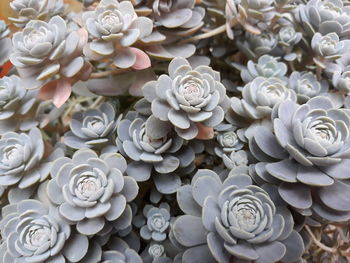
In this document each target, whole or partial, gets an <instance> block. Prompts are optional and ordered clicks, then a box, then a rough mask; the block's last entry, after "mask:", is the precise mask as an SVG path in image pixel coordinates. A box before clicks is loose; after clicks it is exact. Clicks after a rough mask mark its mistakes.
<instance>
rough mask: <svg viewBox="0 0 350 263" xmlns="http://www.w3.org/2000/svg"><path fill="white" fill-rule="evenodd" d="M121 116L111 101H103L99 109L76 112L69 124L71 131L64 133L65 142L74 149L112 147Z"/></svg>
mask: <svg viewBox="0 0 350 263" xmlns="http://www.w3.org/2000/svg"><path fill="white" fill-rule="evenodd" d="M121 117H122V115H119V117H118V116H117V113H116V110H115V108H114V107H113V106H112V105H111V104H110V103H103V104H102V105H101V106H100V107H99V108H98V109H88V110H86V111H85V112H76V113H74V114H73V116H72V120H71V121H70V124H69V127H70V131H68V132H66V133H65V135H64V143H65V144H66V145H67V146H69V147H71V148H73V149H82V148H93V149H95V150H101V151H103V149H104V147H109V148H110V147H111V146H112V145H111V144H112V143H113V142H114V140H115V138H114V137H115V132H116V130H117V126H118V123H119V120H120V119H121Z"/></svg>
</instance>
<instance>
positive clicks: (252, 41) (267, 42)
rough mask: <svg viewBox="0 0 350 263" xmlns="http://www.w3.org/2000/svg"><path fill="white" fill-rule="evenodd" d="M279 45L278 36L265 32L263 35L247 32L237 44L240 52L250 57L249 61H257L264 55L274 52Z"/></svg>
mask: <svg viewBox="0 0 350 263" xmlns="http://www.w3.org/2000/svg"><path fill="white" fill-rule="evenodd" d="M277 43H278V37H277V35H275V34H273V33H271V32H268V31H264V32H262V33H261V34H258V35H256V34H251V33H249V32H246V33H245V35H244V36H243V37H241V38H239V39H238V40H237V42H236V44H237V47H238V48H239V50H240V51H241V52H242V53H243V54H244V55H245V56H247V57H248V59H256V58H258V57H260V56H262V55H264V54H268V53H270V52H271V51H272V50H274V49H275V48H276V46H277Z"/></svg>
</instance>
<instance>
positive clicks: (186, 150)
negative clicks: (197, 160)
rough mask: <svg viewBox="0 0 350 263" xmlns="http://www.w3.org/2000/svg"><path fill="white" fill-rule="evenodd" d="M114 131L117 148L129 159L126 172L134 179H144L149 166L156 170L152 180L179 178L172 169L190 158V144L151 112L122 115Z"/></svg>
mask: <svg viewBox="0 0 350 263" xmlns="http://www.w3.org/2000/svg"><path fill="white" fill-rule="evenodd" d="M117 134H118V136H117V146H118V149H119V151H120V152H121V153H122V154H123V155H124V156H126V157H129V158H130V159H131V162H130V163H129V164H128V168H127V170H126V173H127V174H128V175H129V176H131V177H133V178H135V179H136V181H138V182H140V181H146V180H148V179H149V178H150V177H151V174H152V171H153V168H154V171H155V172H157V173H158V174H160V175H159V176H155V177H154V180H155V181H156V184H157V183H158V182H157V181H158V180H159V184H162V183H164V181H168V180H169V181H170V182H172V181H174V180H175V181H176V182H177V181H179V180H180V179H179V178H178V176H177V175H175V174H172V173H173V172H174V171H175V170H176V169H178V168H184V167H187V166H188V165H190V164H191V162H192V161H193V160H194V152H193V150H192V148H191V147H188V146H184V145H183V143H184V140H183V139H182V138H181V137H180V136H178V135H177V134H176V133H175V132H174V131H173V126H172V125H171V124H170V123H169V122H166V121H161V120H160V119H158V118H156V117H155V116H154V115H151V116H149V117H148V118H147V119H144V118H142V116H139V117H136V118H135V119H132V120H131V119H128V118H126V119H123V120H122V121H121V122H120V124H119V125H118V129H117ZM169 173H170V174H169ZM175 177H176V178H175ZM180 181H181V180H180ZM160 188H161V186H160ZM175 191H176V189H175Z"/></svg>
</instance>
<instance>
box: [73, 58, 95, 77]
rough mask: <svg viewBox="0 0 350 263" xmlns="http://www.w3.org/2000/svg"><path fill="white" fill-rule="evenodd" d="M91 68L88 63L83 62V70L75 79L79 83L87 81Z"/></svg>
mask: <svg viewBox="0 0 350 263" xmlns="http://www.w3.org/2000/svg"><path fill="white" fill-rule="evenodd" d="M92 70H93V66H92V65H91V63H90V62H87V61H86V62H85V63H84V66H83V68H82V69H81V70H80V73H79V74H78V75H77V78H78V79H79V80H81V81H87V80H88V79H89V78H90V75H91V72H92Z"/></svg>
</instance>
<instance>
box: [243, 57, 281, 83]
mask: <svg viewBox="0 0 350 263" xmlns="http://www.w3.org/2000/svg"><path fill="white" fill-rule="evenodd" d="M287 70H288V68H287V65H286V64H285V63H283V62H279V61H278V59H277V58H275V57H273V56H270V55H263V56H261V57H260V58H259V59H258V62H257V63H254V61H252V60H249V61H248V63H247V68H244V69H243V70H242V71H241V78H242V80H243V81H244V82H245V83H248V82H250V81H252V80H253V79H255V78H256V77H265V78H270V77H276V78H282V79H283V78H285V75H286V73H287Z"/></svg>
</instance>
